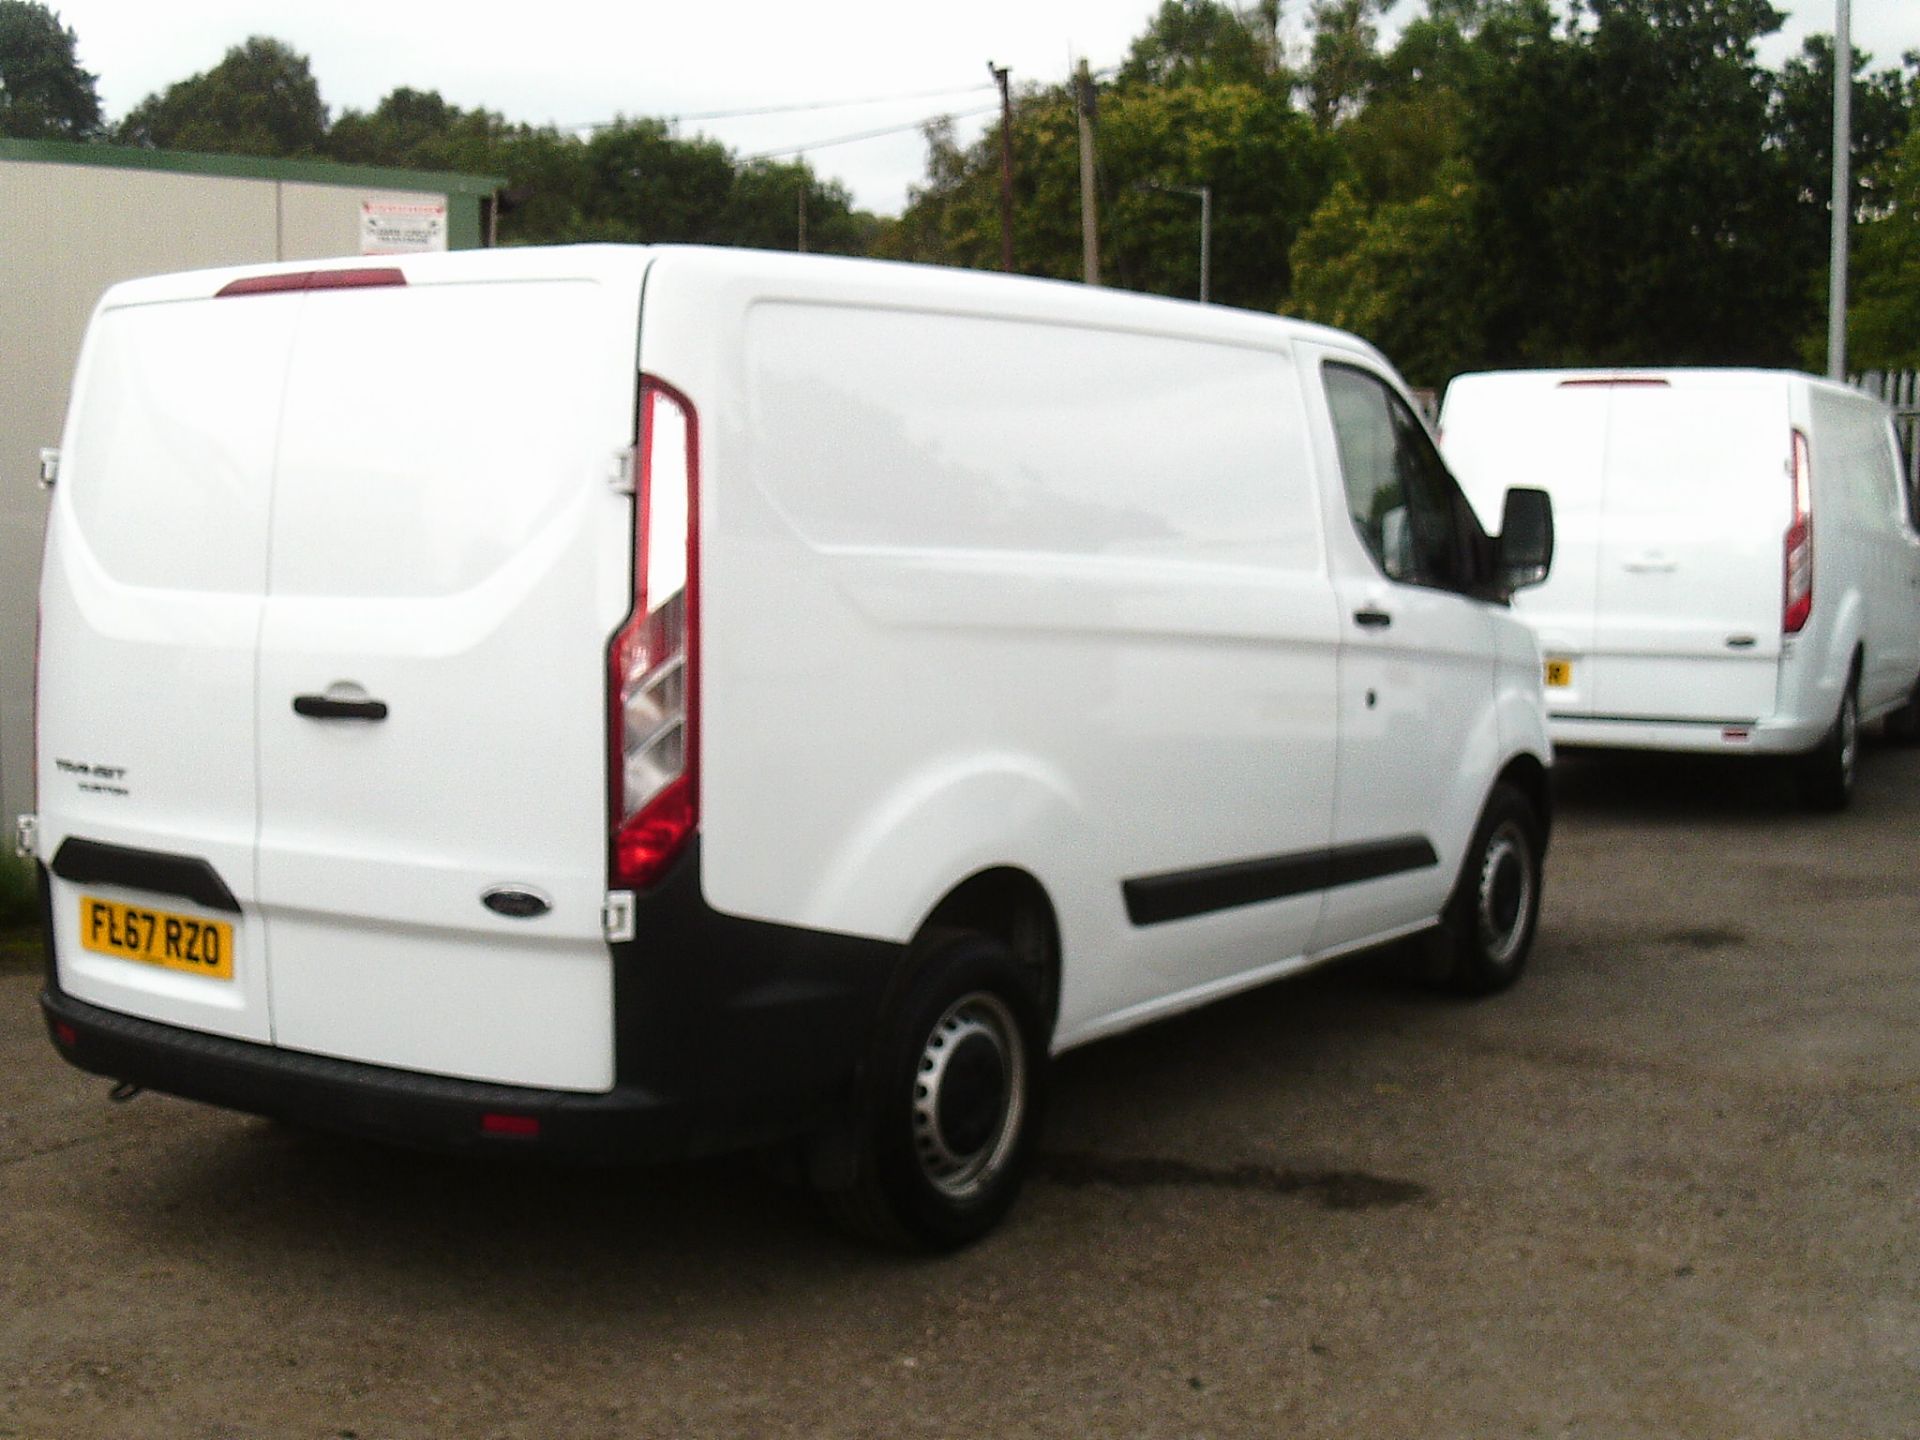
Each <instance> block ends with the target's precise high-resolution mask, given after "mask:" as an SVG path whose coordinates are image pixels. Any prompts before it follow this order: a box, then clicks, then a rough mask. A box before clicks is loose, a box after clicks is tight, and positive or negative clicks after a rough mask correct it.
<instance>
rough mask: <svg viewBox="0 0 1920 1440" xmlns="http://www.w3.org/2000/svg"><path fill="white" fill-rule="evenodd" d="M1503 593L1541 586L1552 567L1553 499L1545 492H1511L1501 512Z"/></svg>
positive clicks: (1500, 576)
mask: <svg viewBox="0 0 1920 1440" xmlns="http://www.w3.org/2000/svg"><path fill="white" fill-rule="evenodd" d="M1499 547H1500V548H1499V558H1498V560H1497V561H1496V564H1495V569H1496V572H1497V575H1498V579H1499V587H1500V593H1501V594H1502V595H1505V596H1509V597H1511V596H1512V594H1513V592H1514V591H1516V590H1524V589H1526V588H1527V586H1529V585H1538V584H1539V583H1540V582H1541V581H1543V580H1545V579H1546V578H1547V572H1548V571H1549V570H1551V569H1552V568H1553V499H1552V497H1551V496H1549V495H1548V494H1547V492H1546V491H1544V490H1509V491H1508V492H1507V502H1506V504H1505V506H1504V507H1502V509H1501V512H1500V540H1499Z"/></svg>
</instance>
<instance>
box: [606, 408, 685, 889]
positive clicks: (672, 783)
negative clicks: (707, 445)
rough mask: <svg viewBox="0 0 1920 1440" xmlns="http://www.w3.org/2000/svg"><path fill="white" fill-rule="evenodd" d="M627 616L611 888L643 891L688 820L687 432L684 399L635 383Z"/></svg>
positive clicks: (619, 688)
mask: <svg viewBox="0 0 1920 1440" xmlns="http://www.w3.org/2000/svg"><path fill="white" fill-rule="evenodd" d="M639 430H640V433H639V439H638V442H637V445H636V462H635V463H636V469H637V471H638V473H637V475H636V478H635V485H634V505H633V517H634V553H633V609H632V611H631V612H630V613H629V614H628V616H627V620H626V623H625V624H624V625H622V626H621V627H620V631H619V633H618V634H617V635H616V636H615V637H614V640H613V644H612V646H611V647H610V650H609V657H608V658H609V675H608V685H607V694H608V701H609V711H610V713H609V716H608V739H609V755H608V763H609V768H608V790H609V798H610V801H611V804H610V809H611V812H612V820H613V845H612V866H611V868H612V882H613V885H614V887H615V888H635V889H638V888H642V887H644V886H647V885H651V884H652V883H654V882H655V881H656V880H658V879H659V878H660V876H661V875H662V874H663V873H664V872H665V870H666V868H667V867H668V866H669V865H670V864H672V862H673V860H674V858H675V857H676V856H677V855H678V854H679V853H680V851H681V849H682V847H684V845H685V844H686V842H687V839H688V837H689V836H691V835H692V834H693V830H694V827H695V825H696V824H697V823H698V820H699V775H698V769H697V760H698V743H697V742H698V730H697V720H698V710H697V706H696V691H695V685H694V681H695V674H696V670H695V664H696V658H697V654H698V650H697V640H698V630H699V626H698V619H699V613H698V586H697V584H696V575H697V569H698V567H697V563H696V561H697V554H698V552H697V550H696V548H695V547H696V535H695V497H696V495H697V494H698V485H699V468H698V464H699V462H698V452H699V445H698V436H699V431H698V422H697V420H696V418H695V415H694V410H693V405H692V404H691V402H689V401H688V400H687V399H686V397H685V396H683V395H681V394H680V393H679V392H677V391H675V390H674V389H672V388H671V387H669V386H667V385H664V384H662V383H661V382H660V381H658V380H654V379H652V378H650V377H643V378H642V379H641V382H640V418H639Z"/></svg>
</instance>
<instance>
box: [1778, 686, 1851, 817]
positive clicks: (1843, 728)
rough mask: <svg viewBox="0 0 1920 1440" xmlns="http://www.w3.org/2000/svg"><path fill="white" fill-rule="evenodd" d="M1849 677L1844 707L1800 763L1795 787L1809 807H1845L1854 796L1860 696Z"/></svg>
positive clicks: (1843, 697)
mask: <svg viewBox="0 0 1920 1440" xmlns="http://www.w3.org/2000/svg"><path fill="white" fill-rule="evenodd" d="M1857 683H1858V682H1857V681H1856V680H1853V679H1849V680H1848V681H1847V688H1846V690H1845V691H1843V692H1842V693H1841V696H1840V709H1839V712H1838V713H1837V714H1835V715H1834V717H1833V724H1832V725H1831V726H1829V727H1828V728H1827V733H1826V734H1825V735H1824V736H1823V737H1822V738H1821V740H1820V743H1819V744H1818V745H1816V746H1815V747H1814V748H1813V749H1812V750H1810V751H1808V752H1807V753H1806V754H1805V755H1803V756H1801V757H1800V759H1799V761H1798V762H1797V763H1796V765H1795V767H1794V772H1793V780H1794V788H1795V789H1796V790H1797V791H1798V792H1799V795H1800V803H1801V804H1803V805H1805V806H1806V807H1807V808H1808V809H1809V810H1844V809H1846V808H1847V802H1848V801H1850V800H1852V799H1853V776H1854V769H1855V767H1856V765H1857V764H1858V762H1859V759H1860V699H1859V696H1858V695H1857V694H1856V693H1855V692H1856V686H1857Z"/></svg>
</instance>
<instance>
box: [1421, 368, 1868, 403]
mask: <svg viewBox="0 0 1920 1440" xmlns="http://www.w3.org/2000/svg"><path fill="white" fill-rule="evenodd" d="M1756 382H1772V383H1776V384H1778V385H1780V386H1781V387H1782V388H1783V389H1784V388H1786V387H1788V386H1790V385H1794V384H1804V385H1807V386H1811V387H1813V388H1815V389H1824V390H1827V391H1830V392H1832V393H1834V394H1836V395H1847V396H1852V397H1855V398H1865V399H1871V398H1872V397H1871V396H1867V395H1866V394H1865V392H1864V391H1861V390H1857V389H1855V388H1854V387H1853V386H1851V385H1842V384H1840V383H1839V382H1837V381H1833V380H1828V379H1826V378H1824V377H1822V376H1819V375H1811V374H1808V373H1807V372H1805V371H1802V370H1767V369H1760V368H1757V367H1755V368H1742V367H1737V366H1710V365H1672V366H1597V367H1593V368H1586V369H1576V368H1568V369H1561V370H1477V371H1470V372H1468V373H1466V374H1463V375H1456V376H1454V377H1453V379H1451V380H1449V381H1448V382H1447V390H1448V391H1449V393H1450V392H1451V391H1452V390H1453V387H1454V386H1456V385H1461V384H1467V385H1471V386H1473V387H1474V388H1476V389H1479V388H1489V389H1490V388H1493V387H1496V386H1508V387H1512V388H1514V389H1524V390H1539V389H1543V388H1551V389H1560V388H1563V387H1571V386H1580V385H1606V384H1626V385H1634V384H1643V385H1644V384H1654V385H1675V386H1688V387H1703V388H1704V387H1709V386H1719V385H1735V384H1737V385H1742V386H1752V385H1754V384H1755V383H1756Z"/></svg>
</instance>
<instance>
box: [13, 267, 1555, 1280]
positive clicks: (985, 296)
mask: <svg viewBox="0 0 1920 1440" xmlns="http://www.w3.org/2000/svg"><path fill="white" fill-rule="evenodd" d="M1343 476H1344V483H1343ZM1349 497H1351V499H1350V498H1349ZM1350 508H1351V511H1352V514H1353V516H1355V517H1357V519H1355V518H1350V514H1349V511H1350ZM1511 514H1512V516H1513V517H1514V518H1513V519H1512V520H1511V521H1510V522H1509V526H1508V528H1509V532H1510V535H1509V539H1508V542H1507V543H1506V544H1505V545H1504V546H1503V545H1502V544H1501V543H1500V542H1497V541H1492V540H1489V539H1488V538H1487V536H1486V535H1485V533H1484V532H1483V531H1482V530H1481V528H1480V526H1479V525H1478V524H1476V523H1475V521H1474V519H1473V515H1472V511H1471V509H1470V508H1469V507H1468V506H1467V504H1466V502H1465V500H1464V499H1463V498H1462V497H1461V496H1460V494H1459V492H1458V490H1457V489H1456V488H1455V486H1454V485H1453V482H1452V480H1451V479H1450V478H1449V477H1448V475H1447V473H1446V471H1445V470H1444V468H1443V467H1442V466H1441V464H1440V461H1439V458H1438V453H1437V451H1436V450H1435V449H1434V448H1433V447H1432V445H1431V444H1430V442H1429V440H1428V436H1427V432H1426V430H1425V429H1424V428H1423V427H1422V425H1421V424H1420V422H1419V421H1418V420H1416V419H1415V418H1414V412H1413V411H1412V410H1411V408H1410V407H1409V405H1408V403H1407V397H1406V392H1405V390H1404V388H1403V387H1402V385H1401V382H1400V381H1399V379H1398V378H1396V377H1395V375H1394V373H1393V371H1392V370H1391V369H1390V368H1389V367H1388V365H1387V364H1386V362H1385V361H1384V360H1382V359H1381V357H1380V356H1379V355H1378V354H1377V353H1376V352H1375V351H1374V350H1372V349H1371V348H1369V347H1368V346H1367V345H1365V344H1364V343H1362V342H1360V341H1358V340H1355V339H1354V338H1352V337H1351V336H1347V335H1343V334H1339V333H1336V332H1333V331H1329V330H1323V329H1317V328H1313V327H1309V326H1305V325H1300V324H1295V323H1290V322H1284V321H1280V320H1277V319H1273V318H1270V317H1263V316H1259V315H1253V314H1249V313H1244V312H1235V311H1231V310H1224V309H1215V308H1207V307H1201V306H1195V305H1188V304H1180V303H1175V302H1170V301H1160V300H1152V299H1147V298H1143V297H1139V296H1132V295H1124V294H1115V293H1113V292H1110V291H1103V290H1097V289H1089V288H1086V287H1082V286H1075V285H1064V284H1058V283H1052V282H1044V281H1029V280H1015V279H1008V278H1004V277H996V276H989V275H981V274H973V273H967V272H963V271H959V270H945V269H931V268H920V267H911V266H899V265H888V264H881V263H875V262H867V261H844V260H833V259H823V258H810V257H796V256H781V255H768V254H756V253H752V252H744V251H737V250H702V249H679V248H667V249H641V248H599V247H581V248H565V249H550V250H531V249H530V250H508V251H490V252H481V253H468V254H458V255H441V256H423V257H418V258H414V257H409V258H406V259H401V260H391V261H387V260H383V261H381V262H380V263H379V264H378V265H374V266H369V265H367V264H366V263H365V262H360V263H356V264H343V265H339V266H328V267H322V268H315V269H307V270H300V271H288V270H286V269H285V268H280V269H265V270H261V269H252V270H244V271H226V272H218V273H203V274H191V275H176V276H171V277H167V278H162V279H154V280H145V281H140V282H136V283H132V284H126V285H121V286H117V287H115V288H114V289H113V290H112V291H110V292H109V293H108V294H107V296H106V297H105V299H104V300H103V301H102V302H101V305H100V307H99V310H98V312H97V314H96V316H95V318H94V321H93V325H92V329H91V330H90V332H89V334H88V338H87V341H86V345H85V348H84V351H83V353H82V356H81V359H80V362H79V367H78V372H77V376H76V379H75V388H74V395H73V402H72V408H71V412H70V415H69V419H68V423H67V429H66V434H65V437H64V443H63V451H62V454H61V457H60V459H59V464H58V478H57V483H56V485H55V489H54V496H53V506H52V515H51V521H50V525H49V531H48V539H47V549H46V560H45V573H44V580H43V585H42V598H41V607H42V613H41V650H40V674H39V690H38V695H39V739H38V755H39V771H38V780H39V792H38V793H39V801H38V805H39V810H38V815H37V818H35V819H31V820H29V822H28V823H26V824H24V825H23V827H22V829H23V832H24V836H25V839H26V841H27V843H28V845H29V846H30V848H31V849H32V850H33V852H34V853H35V854H36V855H37V856H38V857H39V859H40V860H41V862H42V864H43V866H44V870H43V874H44V876H45V885H46V889H45V897H46V898H45V904H46V923H47V933H48V936H49V940H50V951H51V955H50V965H49V973H48V981H47V988H46V993H45V998H44V1001H43V1003H44V1006H45V1010H46V1015H47V1019H48V1022H49V1025H50V1027H51V1031H52V1035H53V1039H54V1041H55V1043H56V1044H57V1045H58V1047H59V1049H60V1050H61V1052H62V1053H64V1054H65V1055H66V1057H67V1058H68V1059H69V1060H71V1061H72V1062H73V1063H75V1064H76V1065H79V1066H81V1067H83V1068H85V1069H88V1070H91V1071H96V1072H98V1073H101V1074H105V1075H108V1076H112V1077H114V1078H116V1079H119V1080H121V1081H123V1082H126V1083H128V1084H132V1085H140V1086H152V1087H155V1088H158V1089H160V1090H164V1091H169V1092H171V1093H174V1094H177V1095H184V1096H189V1097H192V1098H196V1099H200V1100H204V1101H210V1102H213V1103H217V1104H222V1105H228V1106H233V1107H236V1108H239V1109H243V1110H249V1111H255V1112H259V1113H263V1114H268V1115H276V1116H281V1117H284V1118H289V1119H293V1120H297V1121H300V1122H305V1123H312V1124H318V1125H323V1126H330V1127H335V1128H340V1129H345V1130H350V1131H355V1132H359V1133H363V1134H367V1135H372V1136H379V1137H388V1138H391V1139H395V1140H401V1141H411V1142H424V1143H430V1144H435V1145H446V1146H471V1147H493V1148H497V1149H518V1150H525V1151H552V1152H556V1153H566V1154H576V1155H580V1154H584V1155H591V1156H662V1155H685V1154H691V1153H695V1152H703V1151H712V1150H716V1149H720V1148H723V1147H729V1146H745V1145H751V1144H761V1143H770V1142H775V1141H787V1140H792V1139H795V1138H798V1139H800V1140H801V1141H802V1142H803V1143H804V1145H805V1159H806V1164H807V1167H808V1173H809V1174H810V1177H811V1178H812V1180H813V1182H814V1183H815V1184H816V1185H817V1186H818V1187H819V1188H820V1189H821V1190H822V1191H823V1192H824V1193H826V1194H827V1195H828V1196H829V1197H830V1199H831V1201H832V1203H833V1205H834V1207H835V1208H836V1209H837V1210H838V1211H839V1212H840V1213H841V1214H842V1215H843V1216H845V1217H847V1218H849V1219H851V1220H853V1221H855V1222H856V1223H859V1224H861V1225H863V1226H865V1227H866V1228H868V1229H870V1230H873V1231H875V1232H879V1233H883V1234H891V1235H894V1236H896V1237H899V1238H904V1239H906V1240H909V1241H912V1242H915V1243H919V1244H924V1245H932V1246H945V1245H954V1244H959V1243H962V1242H964V1241H966V1240H967V1239H969V1238H971V1237H973V1236H975V1235H978V1234H980V1233H982V1232H983V1231H984V1230H985V1229H986V1228H988V1227H989V1226H991V1225H992V1224H993V1223H994V1222H995V1220H997V1218H998V1217H999V1216H1000V1215H1001V1214H1002V1213H1003V1212H1004V1210H1005V1209H1006V1207H1007V1205H1008V1204H1009V1203H1010V1202H1011V1201H1012V1198H1013V1195H1014V1192H1015V1191H1016V1189H1017V1188H1018V1185H1019V1181H1020V1176H1021V1173H1022V1170H1023V1168H1024V1167H1025V1165H1026V1162H1027V1159H1028V1156H1029V1154H1030V1151H1031V1148H1032V1145H1033V1142H1034V1136H1035V1131H1036V1128H1037V1122H1038V1116H1039V1112H1040V1105H1041V1097H1042V1094H1043V1080H1044V1073H1045V1066H1046V1062H1047V1058H1048V1056H1049V1053H1050V1052H1058V1051H1061V1050H1064V1049H1067V1048H1068V1047H1071V1046H1074V1045H1079V1044H1082V1043H1084V1042H1086V1041H1089V1040H1093V1039H1096V1038H1098V1037H1100V1036H1104V1035H1111V1034H1114V1033H1116V1032H1118V1031H1122V1030H1126V1029H1128V1028H1129V1027H1132V1026H1135V1025H1139V1024H1141V1023H1143V1022H1145V1021H1148V1020H1152V1019H1154V1018H1156V1017H1159V1016H1163V1015H1167V1014H1170V1013H1172V1012H1174V1011H1178V1010H1183V1009H1186V1008H1188V1007H1191V1006H1194V1005H1198V1004H1201V1003H1203V1002H1205V1001H1208V1000H1211V999H1213V998H1215V997H1217V996H1222V995H1226V994H1229V993H1231V992H1234V991H1238V990H1242V989H1245V988H1247V987H1249V986H1252V985H1257V984H1260V983H1262V982H1264V981H1267V980H1271V979H1273V978H1275V977H1277V976H1281V975H1286V974H1289V973H1292V972H1294V971H1297V970H1301V969H1304V968H1305V967H1307V966H1309V965H1313V964H1316V963H1318V962H1320V961H1324V960H1327V959H1329V958H1330V957H1333V956H1336V955H1339V954H1342V953H1345V952H1348V951H1351V950H1354V949H1356V948H1359V947H1362V946H1367V945H1372V944H1375V943H1377V942H1380V941H1383V940H1387V939H1390V938H1393V937H1397V936H1404V935H1411V934H1416V933H1419V932H1426V931H1434V930H1435V927H1436V926H1438V927H1440V928H1439V929H1438V931H1437V932H1436V933H1437V935H1438V936H1439V940H1438V942H1437V943H1436V944H1435V945H1434V946H1432V947H1431V948H1432V951H1433V953H1434V955H1435V956H1436V957H1437V958H1438V960H1439V963H1440V968H1441V969H1442V970H1443V971H1444V978H1446V979H1448V980H1450V981H1451V983H1452V984H1453V985H1454V986H1456V987H1457V988H1459V989H1461V990H1464V991H1469V992H1478V991H1488V990H1492V989H1496V988H1499V987H1500V986H1502V985H1504V984H1506V983H1508V982H1509V981H1511V980H1512V978H1513V977H1514V975H1515V974H1516V972H1517V971H1518V969H1519V967H1520V965H1521V963H1522V961H1523V960H1524V958H1525V956H1526V953H1527V949H1528V946H1529V944H1530V942H1531V939H1532V935H1533V927H1534V922H1535V913H1536V910H1537V907H1538V904H1539V899H1540V886H1541V861H1542V856H1543V853H1544V849H1545V846H1546V841H1547V834H1548V819H1549V794H1548V786H1547V779H1548V776H1547V765H1548V763H1549V759H1550V751H1549V748H1548V744H1547V740H1546V736H1545V729H1544V721H1543V717H1542V713H1541V701H1540V695H1541V687H1540V676H1539V661H1538V658H1537V652H1536V650H1535V648H1534V644H1533V639H1532V637H1531V636H1530V635H1529V634H1528V633H1527V631H1526V629H1525V627H1524V626H1522V625H1520V624H1519V623H1518V622H1516V621H1514V620H1513V619H1511V618H1510V617H1509V615H1508V613H1507V608H1506V603H1505V601H1506V596H1507V595H1508V594H1509V593H1510V591H1511V590H1512V589H1513V588H1515V587H1516V586H1517V585H1519V584H1522V583H1529V582H1531V581H1533V580H1537V579H1538V578H1540V577H1541V576H1542V575H1544V574H1545V571H1546V567H1547V564H1548V563H1549V558H1550V554H1551V535H1552V532H1551V512H1550V510H1549V509H1548V508H1547V505H1546V501H1545V497H1544V496H1541V495H1539V494H1538V492H1529V493H1527V494H1524V495H1517V496H1516V497H1515V498H1514V501H1513V503H1512V507H1511Z"/></svg>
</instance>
